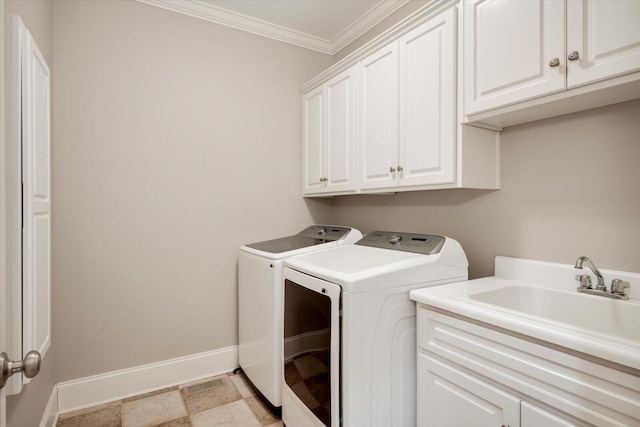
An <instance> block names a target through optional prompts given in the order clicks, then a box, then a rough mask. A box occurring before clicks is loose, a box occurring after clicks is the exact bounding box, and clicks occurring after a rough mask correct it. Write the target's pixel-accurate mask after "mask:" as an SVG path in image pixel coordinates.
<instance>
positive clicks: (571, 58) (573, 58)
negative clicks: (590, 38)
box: [568, 50, 580, 61]
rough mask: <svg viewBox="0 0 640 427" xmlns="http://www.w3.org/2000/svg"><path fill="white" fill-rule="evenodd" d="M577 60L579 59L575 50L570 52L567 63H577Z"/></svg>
mask: <svg viewBox="0 0 640 427" xmlns="http://www.w3.org/2000/svg"><path fill="white" fill-rule="evenodd" d="M579 58H580V54H579V53H578V51H577V50H574V51H573V52H571V53H570V54H569V57H568V59H569V61H577V60H578V59H579Z"/></svg>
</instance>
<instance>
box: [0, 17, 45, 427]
mask: <svg viewBox="0 0 640 427" xmlns="http://www.w3.org/2000/svg"><path fill="white" fill-rule="evenodd" d="M11 27H12V28H11V37H10V39H11V49H12V52H11V63H10V64H3V77H4V74H5V72H7V71H10V75H11V79H10V80H11V99H10V100H9V99H4V91H3V97H2V101H3V103H4V105H5V106H7V107H8V108H10V109H11V111H12V114H11V129H12V133H11V135H7V134H5V133H4V126H3V135H2V137H3V140H2V142H3V146H2V148H3V150H2V153H3V156H2V159H1V160H2V166H3V172H4V168H7V167H10V168H11V173H7V174H4V173H3V179H2V182H1V188H2V191H1V193H2V202H3V211H2V213H3V215H2V216H3V221H2V224H1V225H2V240H1V242H0V243H1V248H2V251H1V252H2V253H1V255H2V267H3V269H2V274H3V276H2V280H1V281H0V296H1V297H2V299H0V322H1V323H0V344H1V345H2V348H0V352H7V353H8V355H7V356H6V357H4V358H3V361H2V362H9V363H8V364H7V366H9V364H10V363H12V362H19V361H20V360H21V359H23V360H27V359H28V362H27V363H26V364H25V365H26V367H25V369H26V370H27V371H30V374H28V375H26V374H23V375H14V377H13V378H12V379H11V381H10V382H8V383H7V385H5V387H4V388H3V389H2V392H1V394H0V406H1V407H2V408H1V409H2V411H1V412H0V414H1V415H0V427H4V426H5V423H6V419H5V417H6V412H5V408H4V404H5V395H6V394H17V393H20V391H21V390H22V386H23V384H25V383H27V382H28V381H29V378H30V377H31V376H33V375H35V374H36V373H37V371H38V370H39V364H40V362H39V360H40V356H39V355H33V354H29V353H30V352H32V351H33V350H35V351H38V352H40V353H41V354H42V355H44V354H45V353H46V351H47V349H48V348H49V346H50V343H51V309H50V307H51V305H50V303H51V287H50V285H51V283H50V280H51V279H50V278H51V255H50V253H51V227H50V226H51V217H50V212H51V210H50V207H51V199H50V74H49V68H48V66H47V64H46V62H45V61H44V58H43V57H42V54H41V53H40V51H39V50H38V47H37V46H36V44H35V42H34V40H33V38H32V37H31V34H30V33H29V31H28V30H27V29H26V27H25V26H24V24H23V23H22V21H21V20H20V18H19V17H17V16H14V17H12V25H11ZM3 36H4V37H7V34H6V33H5V34H3ZM7 57H9V56H8V55H7V56H5V58H7ZM7 80H9V79H6V80H5V79H4V78H3V80H2V81H3V84H4V82H6V81H7ZM3 87H4V86H3ZM5 124H6V123H5ZM20 158H21V159H22V160H21V161H19V160H18V161H15V160H16V159H20ZM14 172H15V173H14ZM14 181H15V182H14ZM20 181H22V182H20ZM20 187H22V194H20V193H21V192H20V190H19V189H20ZM16 188H17V190H16ZM21 199H22V204H21V202H20V200H21ZM14 212H17V213H18V215H13V213H14ZM14 217H17V218H14ZM7 270H11V272H12V273H11V274H6V273H5V272H6V271H7ZM14 272H15V273H14ZM3 356H4V355H3ZM25 356H28V357H27V358H26V359H25ZM34 356H35V357H34ZM4 374H5V375H3V379H6V378H7V375H6V374H7V373H4ZM27 376H29V378H27Z"/></svg>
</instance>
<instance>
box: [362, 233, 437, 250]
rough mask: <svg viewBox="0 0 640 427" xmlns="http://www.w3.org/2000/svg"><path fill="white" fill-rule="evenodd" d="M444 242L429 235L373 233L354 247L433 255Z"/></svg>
mask: <svg viewBox="0 0 640 427" xmlns="http://www.w3.org/2000/svg"><path fill="white" fill-rule="evenodd" d="M446 240H447V238H446V237H444V236H434V235H431V234H417V233H402V232H396V231H374V232H371V233H369V234H367V235H366V236H364V237H363V238H362V239H360V240H359V241H358V242H357V243H356V245H362V246H372V247H374V248H382V249H391V250H396V251H405V252H415V253H419V254H424V255H433V254H437V253H439V252H440V250H441V249H442V246H444V242H445V241H446Z"/></svg>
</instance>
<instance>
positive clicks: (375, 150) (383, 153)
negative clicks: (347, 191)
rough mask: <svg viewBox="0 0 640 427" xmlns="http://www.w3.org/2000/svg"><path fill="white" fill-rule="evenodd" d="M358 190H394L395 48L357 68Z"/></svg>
mask: <svg viewBox="0 0 640 427" xmlns="http://www.w3.org/2000/svg"><path fill="white" fill-rule="evenodd" d="M358 87H359V90H358V91H357V93H358V95H357V96H358V161H359V162H360V169H359V171H358V175H359V176H358V181H359V183H358V184H359V188H362V189H367V188H384V187H394V186H395V185H396V182H397V172H396V168H397V166H398V44H397V43H392V44H390V45H388V46H385V47H383V48H382V49H380V50H378V51H377V52H376V53H374V54H372V55H370V56H368V57H367V58H365V59H363V60H362V61H361V62H360V63H359V64H358Z"/></svg>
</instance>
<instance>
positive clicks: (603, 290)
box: [576, 256, 629, 300]
mask: <svg viewBox="0 0 640 427" xmlns="http://www.w3.org/2000/svg"><path fill="white" fill-rule="evenodd" d="M585 263H586V265H587V267H589V268H590V269H591V271H593V274H595V275H596V277H597V278H598V284H597V285H596V288H595V289H593V288H592V287H591V277H590V276H589V275H588V274H578V275H577V276H576V280H577V281H579V282H580V286H579V287H578V292H584V293H587V294H592V295H600V296H603V297H607V298H614V299H623V300H626V299H629V294H628V293H627V289H629V282H626V281H624V280H620V279H614V280H613V281H612V282H611V292H608V291H607V287H606V286H605V285H604V277H602V273H600V270H598V267H596V265H595V264H594V263H593V261H591V260H590V259H589V258H587V257H586V256H581V257H580V258H578V260H577V261H576V268H579V269H581V270H582V264H585Z"/></svg>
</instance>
